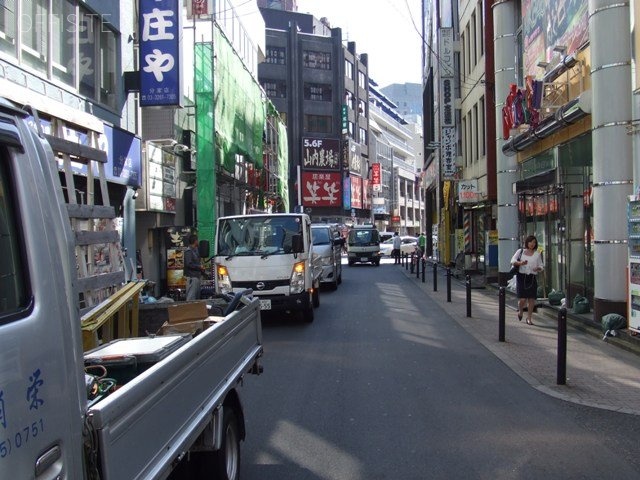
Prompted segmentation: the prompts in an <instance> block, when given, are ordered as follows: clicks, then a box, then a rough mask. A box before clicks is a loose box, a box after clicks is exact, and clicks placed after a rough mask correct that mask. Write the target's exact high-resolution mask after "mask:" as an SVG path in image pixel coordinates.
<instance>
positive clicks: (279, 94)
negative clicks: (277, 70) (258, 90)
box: [262, 80, 287, 98]
mask: <svg viewBox="0 0 640 480" xmlns="http://www.w3.org/2000/svg"><path fill="white" fill-rule="evenodd" d="M262 88H264V91H265V92H267V97H269V98H287V84H286V83H285V82H283V81H281V80H264V81H263V82H262Z"/></svg>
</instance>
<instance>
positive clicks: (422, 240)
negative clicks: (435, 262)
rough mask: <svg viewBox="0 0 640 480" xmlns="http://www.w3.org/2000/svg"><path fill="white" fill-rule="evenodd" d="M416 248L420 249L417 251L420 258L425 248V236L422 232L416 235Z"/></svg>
mask: <svg viewBox="0 0 640 480" xmlns="http://www.w3.org/2000/svg"><path fill="white" fill-rule="evenodd" d="M418 248H419V250H420V251H419V253H418V258H422V256H423V255H424V253H425V252H426V248H427V237H426V235H425V234H424V232H423V233H421V234H420V236H419V237H418Z"/></svg>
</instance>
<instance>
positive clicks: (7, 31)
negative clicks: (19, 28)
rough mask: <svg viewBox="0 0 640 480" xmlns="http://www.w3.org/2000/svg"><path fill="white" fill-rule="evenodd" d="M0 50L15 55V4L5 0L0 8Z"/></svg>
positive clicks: (11, 0)
mask: <svg viewBox="0 0 640 480" xmlns="http://www.w3.org/2000/svg"><path fill="white" fill-rule="evenodd" d="M0 50H1V51H3V52H6V53H9V54H11V55H13V56H15V55H16V2H15V0H5V1H4V2H2V7H1V8H0Z"/></svg>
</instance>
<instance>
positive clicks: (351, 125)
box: [347, 122, 356, 139]
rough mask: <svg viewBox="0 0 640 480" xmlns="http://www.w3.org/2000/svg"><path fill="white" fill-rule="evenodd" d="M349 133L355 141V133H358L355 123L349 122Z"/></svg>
mask: <svg viewBox="0 0 640 480" xmlns="http://www.w3.org/2000/svg"><path fill="white" fill-rule="evenodd" d="M347 131H348V134H349V137H351V138H353V139H355V131H356V125H355V123H353V122H349V124H348V127H347Z"/></svg>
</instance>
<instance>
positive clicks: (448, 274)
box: [447, 267, 451, 303]
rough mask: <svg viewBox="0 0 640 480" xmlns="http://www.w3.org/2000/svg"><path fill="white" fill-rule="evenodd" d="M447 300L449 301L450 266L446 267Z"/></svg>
mask: <svg viewBox="0 0 640 480" xmlns="http://www.w3.org/2000/svg"><path fill="white" fill-rule="evenodd" d="M447 302H449V303H451V267H447Z"/></svg>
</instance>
